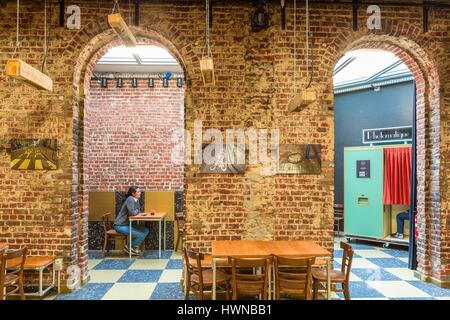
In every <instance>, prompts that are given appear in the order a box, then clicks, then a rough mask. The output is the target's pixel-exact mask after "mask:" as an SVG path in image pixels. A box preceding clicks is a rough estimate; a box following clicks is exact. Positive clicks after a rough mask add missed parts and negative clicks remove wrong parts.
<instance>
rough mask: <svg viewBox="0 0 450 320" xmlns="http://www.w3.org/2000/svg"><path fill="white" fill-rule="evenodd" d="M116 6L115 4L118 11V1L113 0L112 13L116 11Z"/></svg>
mask: <svg viewBox="0 0 450 320" xmlns="http://www.w3.org/2000/svg"><path fill="white" fill-rule="evenodd" d="M116 6H117V12H119V13H120V6H119V2H117V0H114V6H113V8H112V13H114V12H116Z"/></svg>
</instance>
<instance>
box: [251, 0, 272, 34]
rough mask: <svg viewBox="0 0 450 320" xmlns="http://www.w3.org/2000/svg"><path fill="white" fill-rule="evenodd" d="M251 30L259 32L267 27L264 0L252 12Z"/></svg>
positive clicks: (267, 12) (267, 19)
mask: <svg viewBox="0 0 450 320" xmlns="http://www.w3.org/2000/svg"><path fill="white" fill-rule="evenodd" d="M251 21H252V31H253V32H259V31H261V30H264V29H267V28H268V27H269V10H267V7H266V5H265V1H262V2H260V3H259V4H258V6H257V7H256V8H255V10H253V12H252V17H251Z"/></svg>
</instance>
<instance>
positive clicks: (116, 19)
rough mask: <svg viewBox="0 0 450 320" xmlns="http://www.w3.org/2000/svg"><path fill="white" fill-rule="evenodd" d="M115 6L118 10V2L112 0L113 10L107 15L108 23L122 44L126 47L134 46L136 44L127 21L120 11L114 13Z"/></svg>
mask: <svg viewBox="0 0 450 320" xmlns="http://www.w3.org/2000/svg"><path fill="white" fill-rule="evenodd" d="M116 6H117V8H118V11H120V8H119V3H118V2H117V0H114V7H113V11H112V13H111V14H110V15H108V24H109V25H110V27H111V28H112V29H113V30H114V32H115V33H116V34H117V35H118V36H119V37H120V39H122V42H123V44H124V45H125V46H126V47H135V46H136V45H137V41H136V38H135V37H134V35H133V32H131V30H130V28H129V27H128V25H127V23H126V22H125V20H124V19H123V17H122V15H121V14H120V12H117V13H115V9H116Z"/></svg>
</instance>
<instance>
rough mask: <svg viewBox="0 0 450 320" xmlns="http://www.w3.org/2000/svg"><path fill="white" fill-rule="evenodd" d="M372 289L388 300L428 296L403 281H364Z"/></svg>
mask: <svg viewBox="0 0 450 320" xmlns="http://www.w3.org/2000/svg"><path fill="white" fill-rule="evenodd" d="M366 283H367V284H368V285H369V286H371V287H372V288H374V289H376V290H377V291H378V292H380V293H381V294H382V295H384V296H385V297H388V298H426V297H430V295H429V294H427V293H425V292H423V291H422V290H420V289H418V288H416V287H414V286H413V285H411V284H409V283H408V282H405V281H366Z"/></svg>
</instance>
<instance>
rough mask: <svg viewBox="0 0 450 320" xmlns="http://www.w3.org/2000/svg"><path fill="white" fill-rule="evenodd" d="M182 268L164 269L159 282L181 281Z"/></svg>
mask: <svg viewBox="0 0 450 320" xmlns="http://www.w3.org/2000/svg"><path fill="white" fill-rule="evenodd" d="M181 275H182V270H181V269H175V270H168V269H167V270H164V271H163V273H162V274H161V277H160V278H159V281H158V282H159V283H161V282H162V283H168V282H172V283H173V282H176V283H179V282H180V280H181Z"/></svg>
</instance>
